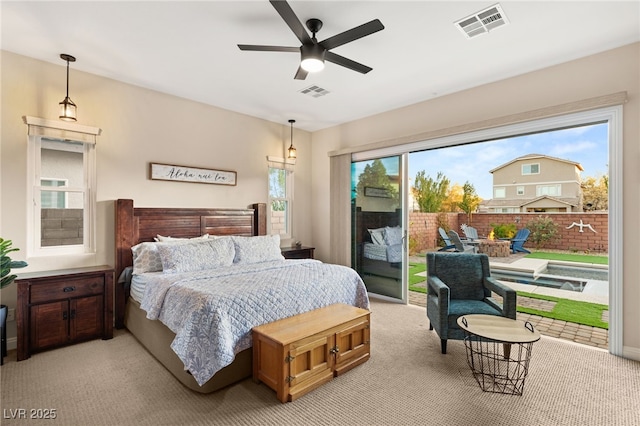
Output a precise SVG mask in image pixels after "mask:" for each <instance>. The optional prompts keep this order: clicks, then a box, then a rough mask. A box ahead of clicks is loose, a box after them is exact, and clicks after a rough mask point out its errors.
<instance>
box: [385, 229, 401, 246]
mask: <svg viewBox="0 0 640 426" xmlns="http://www.w3.org/2000/svg"><path fill="white" fill-rule="evenodd" d="M384 241H385V243H386V244H387V245H388V246H392V245H395V244H400V243H402V228H400V227H399V226H394V227H393V228H390V227H388V226H387V227H385V228H384Z"/></svg>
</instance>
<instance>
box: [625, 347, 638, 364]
mask: <svg viewBox="0 0 640 426" xmlns="http://www.w3.org/2000/svg"><path fill="white" fill-rule="evenodd" d="M622 357H623V358H628V359H632V360H634V361H640V349H639V348H630V347H629V346H623V347H622Z"/></svg>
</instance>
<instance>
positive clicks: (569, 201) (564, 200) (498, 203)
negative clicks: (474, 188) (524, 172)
mask: <svg viewBox="0 0 640 426" xmlns="http://www.w3.org/2000/svg"><path fill="white" fill-rule="evenodd" d="M542 200H548V201H549V202H550V203H551V204H549V205H550V206H553V205H554V204H557V205H563V206H572V207H573V206H577V205H578V204H579V200H578V199H577V198H575V197H561V198H559V197H550V196H548V195H541V196H539V197H536V198H526V199H515V198H507V199H496V198H492V199H490V200H484V201H482V203H480V204H481V205H482V206H484V207H493V208H495V207H525V206H530V205H532V204H538V203H539V202H540V201H542Z"/></svg>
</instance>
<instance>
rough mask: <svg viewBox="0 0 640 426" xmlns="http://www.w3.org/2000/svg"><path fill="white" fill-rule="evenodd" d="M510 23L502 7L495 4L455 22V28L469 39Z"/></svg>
mask: <svg viewBox="0 0 640 426" xmlns="http://www.w3.org/2000/svg"><path fill="white" fill-rule="evenodd" d="M508 23H509V20H508V19H507V17H506V15H505V14H504V11H503V10H502V7H500V5H499V4H495V5H493V6H491V7H489V8H487V9H484V10H481V11H480V12H477V13H475V14H473V15H471V16H467V17H466V18H464V19H461V20H459V21H457V22H455V26H456V27H457V28H458V29H459V30H460V31H462V33H463V34H464V35H465V36H466V37H467V38H472V37H475V36H479V35H480V34H485V33H488V32H489V31H491V30H493V29H495V28H498V27H501V26H503V25H506V24H508Z"/></svg>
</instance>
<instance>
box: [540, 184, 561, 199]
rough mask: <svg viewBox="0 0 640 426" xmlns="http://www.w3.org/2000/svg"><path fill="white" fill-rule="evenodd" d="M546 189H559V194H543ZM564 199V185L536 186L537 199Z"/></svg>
mask: <svg viewBox="0 0 640 426" xmlns="http://www.w3.org/2000/svg"><path fill="white" fill-rule="evenodd" d="M544 188H549V189H550V188H556V189H557V194H549V193H548V192H547V193H543V191H542V190H543V189H544ZM544 196H547V197H562V184H560V183H554V184H541V185H536V197H544Z"/></svg>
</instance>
